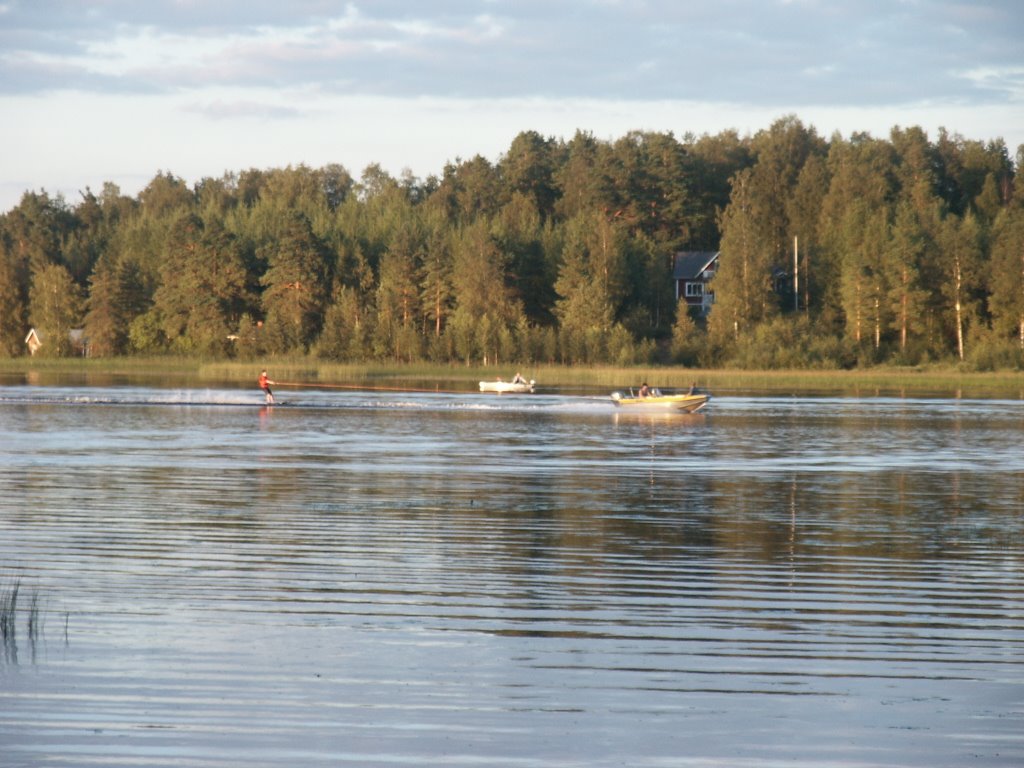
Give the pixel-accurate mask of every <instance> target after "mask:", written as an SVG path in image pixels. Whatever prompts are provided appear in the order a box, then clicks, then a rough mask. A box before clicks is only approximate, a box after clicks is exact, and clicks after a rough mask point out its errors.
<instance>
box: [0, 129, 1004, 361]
mask: <svg viewBox="0 0 1024 768" xmlns="http://www.w3.org/2000/svg"><path fill="white" fill-rule="evenodd" d="M1022 150H1024V148H1022ZM1022 160H1024V158H1022V156H1021V150H1018V155H1017V157H1016V158H1015V159H1011V157H1010V155H1009V152H1008V151H1007V148H1006V146H1005V145H1004V143H1003V142H1002V141H1001V140H994V141H990V142H987V143H982V142H978V141H968V140H965V139H963V138H961V137H959V136H957V135H951V134H948V133H946V132H944V131H940V133H939V136H938V137H937V139H936V140H934V141H932V140H930V139H929V138H928V136H927V135H926V134H925V133H924V132H923V131H922V130H921V129H919V128H894V129H893V130H892V131H891V133H890V136H889V137H888V138H887V139H878V138H873V137H871V136H869V135H866V134H854V135H853V136H851V137H850V138H849V139H844V138H842V137H840V136H834V137H832V138H831V139H824V138H822V137H820V136H818V135H817V133H816V132H815V130H814V129H813V128H809V127H807V126H804V125H803V124H802V123H801V121H800V120H799V119H797V118H796V117H792V116H790V117H785V118H782V119H780V120H778V121H776V122H775V123H774V124H773V125H771V126H770V127H769V128H767V129H765V130H762V131H760V132H758V133H756V134H755V135H753V136H748V137H740V136H739V135H737V134H736V133H735V132H724V133H720V134H718V135H714V136H710V135H703V136H700V137H695V136H693V135H689V134H687V135H685V136H683V137H682V138H677V137H675V136H674V135H672V134H671V133H647V132H634V133H629V134H627V135H625V136H623V137H621V138H619V139H617V140H614V141H602V140H598V139H596V138H594V137H593V136H592V135H591V134H588V133H585V132H578V133H577V134H576V135H575V136H573V137H572V138H571V139H569V140H568V141H566V140H561V139H558V140H556V139H553V138H545V137H543V136H541V135H539V134H538V133H535V132H529V131H528V132H524V133H521V134H519V135H518V136H517V137H516V138H515V139H514V140H513V141H512V143H511V145H510V146H509V148H508V150H507V152H506V153H505V154H504V155H503V156H502V157H501V158H500V159H499V160H498V161H497V162H496V163H491V162H489V161H488V160H486V159H484V158H483V157H479V156H477V157H473V158H470V159H468V160H462V159H458V160H456V161H454V162H451V163H450V164H448V165H447V166H446V167H445V168H444V171H443V173H442V175H441V177H440V178H436V177H433V176H432V177H429V178H427V179H425V180H421V179H418V178H415V177H413V176H411V175H409V174H405V175H403V176H402V177H400V178H394V177H392V176H391V175H389V174H388V173H386V172H385V171H383V170H382V169H381V168H380V167H379V166H376V165H371V166H369V167H367V168H366V169H364V170H363V172H362V175H361V176H360V177H359V178H358V179H356V178H354V177H353V176H351V175H350V174H349V172H348V171H347V170H346V169H345V168H344V167H342V166H340V165H329V166H326V167H323V168H318V169H314V168H309V167H306V166H302V165H300V166H298V167H287V168H279V169H267V170H257V169H250V170H246V171H241V172H238V173H228V174H225V175H223V176H221V177H220V178H212V177H211V178H204V179H202V180H201V181H199V182H198V183H196V184H195V185H194V186H193V187H190V186H188V185H187V184H186V183H185V182H184V181H183V180H182V179H180V178H177V177H175V176H174V175H173V174H172V173H169V172H160V173H158V174H157V175H156V176H155V177H154V178H153V179H152V181H151V182H150V183H149V184H148V186H147V187H146V188H145V189H144V190H142V191H141V192H140V193H139V194H138V195H137V196H136V197H135V198H131V197H128V196H125V195H122V194H121V192H120V190H119V189H118V188H117V187H116V186H115V185H113V184H109V183H108V184H105V185H104V187H103V189H102V191H101V192H100V193H99V194H96V193H94V192H93V191H92V190H90V189H86V190H85V191H84V192H82V193H81V198H82V199H81V201H80V202H78V203H77V204H75V205H71V204H69V203H67V202H66V201H65V200H64V199H62V198H60V197H51V196H49V195H48V194H47V193H46V192H44V191H40V192H26V193H25V194H24V195H23V197H22V199H21V202H20V203H19V205H18V206H16V207H15V208H14V209H12V210H10V211H9V212H7V213H6V214H4V215H2V216H0V355H5V356H15V355H23V354H26V353H27V350H26V346H25V337H26V334H27V332H28V330H29V328H30V327H34V328H36V330H37V331H38V332H39V334H40V335H41V336H42V337H43V339H44V346H43V348H42V349H41V350H40V354H51V355H64V354H73V353H74V352H75V349H74V348H73V346H72V345H71V344H70V343H69V341H68V331H69V330H70V329H72V328H84V330H85V336H86V337H87V338H88V340H89V348H90V353H91V354H93V355H121V354H134V353H145V354H153V353H161V352H173V353H176V354H197V355H199V354H202V355H206V356H237V357H242V358H251V357H256V356H259V355H265V354H269V353H308V354H311V355H315V356H318V357H321V358H325V359H334V360H371V359H376V360H384V361H414V360H422V359H430V360H438V361H467V362H468V361H473V362H484V363H497V364H504V363H506V362H511V361H513V360H514V361H519V362H530V361H540V362H548V361H561V362H566V363H591V362H613V363H618V364H629V363H633V362H675V363H683V364H689V365H705V366H713V365H724V364H730V365H742V366H748V367H782V366H786V367H804V366H810V367H851V366H855V365H870V364H874V363H881V362H897V363H907V364H912V363H919V362H923V361H929V360H954V361H959V362H962V363H963V364H965V365H970V366H973V367H976V368H982V369H984V368H993V367H1024V204H1022V199H1024V196H1022V195H1020V194H1019V193H1017V191H1016V187H1015V172H1016V168H1019V167H1020V164H1021V161H1022ZM1015 161H1016V162H1015ZM683 250H704V251H721V255H720V259H719V270H718V273H717V275H716V276H715V278H714V280H713V282H712V285H711V288H712V289H713V291H714V296H715V304H714V307H713V309H712V311H711V313H710V315H709V316H708V317H707V318H702V317H693V316H691V315H690V313H688V312H687V311H686V309H685V305H679V306H677V303H676V299H675V292H674V291H675V287H674V284H673V280H672V265H673V255H674V254H675V253H676V252H678V251H683Z"/></svg>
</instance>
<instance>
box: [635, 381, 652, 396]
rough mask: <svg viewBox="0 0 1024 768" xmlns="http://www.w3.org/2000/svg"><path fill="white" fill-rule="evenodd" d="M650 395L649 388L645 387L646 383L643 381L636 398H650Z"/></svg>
mask: <svg viewBox="0 0 1024 768" xmlns="http://www.w3.org/2000/svg"><path fill="white" fill-rule="evenodd" d="M650 395H651V388H650V387H648V386H647V382H646V381H645V382H644V383H643V384H641V385H640V392H639V393H638V397H650Z"/></svg>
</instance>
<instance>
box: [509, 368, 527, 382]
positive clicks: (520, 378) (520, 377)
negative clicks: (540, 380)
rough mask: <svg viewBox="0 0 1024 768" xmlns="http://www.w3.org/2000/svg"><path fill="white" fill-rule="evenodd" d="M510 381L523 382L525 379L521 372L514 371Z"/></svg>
mask: <svg viewBox="0 0 1024 768" xmlns="http://www.w3.org/2000/svg"><path fill="white" fill-rule="evenodd" d="M512 383H513V384H525V383H526V379H524V378H523V374H521V373H520V372H519V371H516V375H515V376H513V377H512Z"/></svg>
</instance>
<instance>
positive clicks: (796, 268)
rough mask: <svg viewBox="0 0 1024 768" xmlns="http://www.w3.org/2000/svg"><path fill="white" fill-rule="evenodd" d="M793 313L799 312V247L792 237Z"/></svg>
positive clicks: (794, 237)
mask: <svg viewBox="0 0 1024 768" xmlns="http://www.w3.org/2000/svg"><path fill="white" fill-rule="evenodd" d="M793 311H794V312H799V311H800V246H799V245H798V244H797V235H793Z"/></svg>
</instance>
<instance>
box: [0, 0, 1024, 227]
mask: <svg viewBox="0 0 1024 768" xmlns="http://www.w3.org/2000/svg"><path fill="white" fill-rule="evenodd" d="M0 14H3V19H4V24H3V25H2V26H0V110H3V113H4V114H8V115H17V116H18V120H8V121H3V122H2V123H0V142H3V144H4V146H7V147H13V148H14V150H13V151H10V152H8V153H7V155H6V156H5V163H4V167H3V171H2V173H3V176H2V177H0V186H2V191H0V210H4V209H6V208H8V207H10V205H13V204H14V203H16V202H17V198H18V197H19V196H20V193H21V191H24V190H25V189H38V188H39V187H46V188H47V189H50V190H53V191H62V190H70V191H71V192H72V193H73V192H74V191H75V190H76V189H78V188H82V187H84V186H85V185H86V184H89V185H91V186H93V187H96V186H98V185H100V184H101V183H102V182H103V181H106V180H113V181H118V183H122V185H123V186H124V188H125V189H126V191H130V192H134V191H137V190H136V189H135V184H137V183H138V182H139V181H140V180H142V182H143V183H145V181H148V180H149V179H150V178H151V177H152V175H153V174H154V173H155V172H156V171H157V170H170V171H172V172H174V173H178V174H179V175H182V176H184V177H186V178H187V179H189V180H195V179H197V178H198V177H200V176H204V175H219V174H220V173H221V172H223V171H224V170H239V169H244V168H248V167H253V166H255V167H272V166H277V165H283V164H289V163H291V164H295V163H298V162H306V163H307V164H310V165H321V164H326V163H329V162H338V163H341V164H343V165H345V166H346V167H347V168H348V169H349V170H350V171H351V172H353V173H356V174H358V173H359V172H360V171H361V170H362V167H363V166H364V165H366V164H368V163H370V162H380V163H381V164H382V165H383V166H384V167H385V168H387V169H389V170H393V172H396V173H397V172H399V171H400V170H401V169H402V168H404V167H409V168H411V169H412V170H413V171H414V172H415V173H416V174H417V175H420V176H425V175H427V174H432V173H440V172H441V170H442V168H443V166H444V163H445V162H446V161H450V160H453V159H455V158H456V157H457V156H461V157H471V156H472V155H474V154H477V153H480V154H483V155H484V156H486V157H489V158H491V159H496V158H497V155H498V154H500V153H501V152H502V151H504V150H505V149H507V147H508V144H509V142H510V141H511V139H512V138H513V137H514V136H515V135H516V134H517V133H518V132H519V131H522V130H537V131H539V132H540V133H542V134H545V135H553V136H558V137H563V138H570V137H571V136H572V135H573V134H574V133H575V131H576V130H577V129H582V130H588V131H591V132H593V133H594V134H595V135H596V136H598V137H599V138H608V139H611V138H616V137H618V136H619V135H621V134H623V133H625V132H626V131H629V130H633V129H649V130H659V131H673V132H675V133H676V134H677V135H680V134H682V133H684V132H687V131H691V132H693V133H696V134H701V133H716V132H719V131H721V130H725V129H729V128H735V129H738V130H739V131H740V132H741V133H744V132H747V133H753V132H756V131H757V130H759V129H761V128H765V127H767V126H768V125H770V124H771V122H772V121H773V120H775V119H776V118H778V117H780V116H782V115H786V114H796V115H797V116H798V117H800V118H801V119H802V120H803V121H804V122H805V123H808V124H812V125H814V126H815V127H816V128H817V129H818V130H819V133H821V134H823V135H825V136H828V135H830V134H831V133H832V132H834V131H840V132H841V133H843V134H844V135H849V134H850V133H852V132H853V131H867V132H871V133H874V134H876V135H883V136H884V135H887V134H888V131H889V129H890V128H891V127H892V126H893V125H897V124H899V125H921V126H922V127H924V128H925V129H926V130H928V131H929V132H930V133H934V132H935V131H936V130H937V129H938V127H939V126H944V127H946V128H947V129H948V130H950V131H951V132H959V133H962V134H963V135H964V136H966V137H968V138H977V139H982V140H989V139H993V138H998V137H1003V138H1005V139H1006V141H1007V143H1008V144H1009V146H1010V148H1011V152H1012V151H1013V150H1014V149H1015V148H1016V145H1017V144H1018V143H1024V127H1022V120H1024V118H1022V115H1021V112H1022V110H1021V108H1020V104H1021V101H1022V99H1024V49H1022V48H1021V46H1020V42H1019V41H1020V39H1021V37H1022V32H1024V30H1022V21H1024V14H1021V13H1020V11H1019V10H1018V6H1017V4H1016V3H1015V2H1010V1H1009V0H984V2H980V3H971V4H965V3H962V2H958V0H915V2H913V3H908V2H901V3H890V2H885V1H884V0H867V1H866V2H856V3H847V4H837V3H832V2H822V1H821V0H778V1H777V2H774V3H765V2H763V0H708V1H707V2H699V1H697V0H695V1H694V2H686V3H679V2H677V1H676V0H643V1H642V2H639V1H635V0H634V1H631V2H612V1H604V0H563V1H560V2H557V3H551V2H547V0H516V2H498V1H497V0H491V1H490V2H485V3H481V2H480V1H479V0H446V2H445V3H443V4H433V3H421V2H413V1H412V0H389V1H388V2H374V3H354V2H330V0H294V2H292V3H288V4H281V3H278V2H275V0H222V1H221V2H218V3H199V2H194V3H178V2H172V1H171V0H149V1H148V2H146V3H136V2H128V1H124V2H105V3H96V2H81V3H62V4H57V5H55V4H51V3H27V2H26V3H19V4H12V3H9V2H6V3H3V4H0ZM131 180H134V182H133V181H131Z"/></svg>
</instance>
